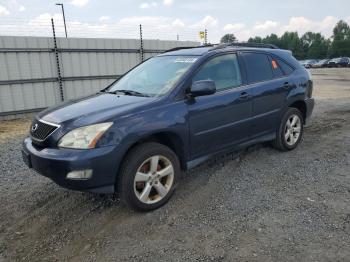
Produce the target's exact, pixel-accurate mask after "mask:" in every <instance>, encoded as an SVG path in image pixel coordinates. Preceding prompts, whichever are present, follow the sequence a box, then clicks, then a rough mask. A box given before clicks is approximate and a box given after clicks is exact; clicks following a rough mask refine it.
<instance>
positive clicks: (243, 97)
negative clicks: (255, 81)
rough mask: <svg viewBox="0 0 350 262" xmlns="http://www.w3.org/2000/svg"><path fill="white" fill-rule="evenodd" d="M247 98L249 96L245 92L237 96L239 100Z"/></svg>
mask: <svg viewBox="0 0 350 262" xmlns="http://www.w3.org/2000/svg"><path fill="white" fill-rule="evenodd" d="M248 97H249V94H248V93H247V92H242V93H241V95H240V96H239V98H240V99H247V98H248Z"/></svg>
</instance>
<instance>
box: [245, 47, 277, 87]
mask: <svg viewBox="0 0 350 262" xmlns="http://www.w3.org/2000/svg"><path fill="white" fill-rule="evenodd" d="M243 56H244V61H245V64H246V67H247V74H248V79H249V82H250V83H255V82H260V81H265V80H270V79H272V78H273V74H272V68H271V65H270V61H269V59H268V56H267V55H265V54H258V53H244V55H243Z"/></svg>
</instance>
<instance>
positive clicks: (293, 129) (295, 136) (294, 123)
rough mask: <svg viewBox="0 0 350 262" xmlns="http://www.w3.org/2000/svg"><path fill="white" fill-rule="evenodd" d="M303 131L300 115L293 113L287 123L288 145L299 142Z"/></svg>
mask: <svg viewBox="0 0 350 262" xmlns="http://www.w3.org/2000/svg"><path fill="white" fill-rule="evenodd" d="M300 132H301V119H300V117H299V116H298V115H295V114H293V115H291V116H290V117H289V118H288V120H287V123H286V126H285V130H284V139H285V142H286V143H287V145H289V146H293V145H294V144H295V143H297V142H298V140H299V137H300Z"/></svg>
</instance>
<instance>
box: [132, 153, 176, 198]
mask: <svg viewBox="0 0 350 262" xmlns="http://www.w3.org/2000/svg"><path fill="white" fill-rule="evenodd" d="M173 182H174V167H173V165H172V163H171V161H170V160H169V159H168V158H166V157H165V156H161V155H155V156H152V157H150V158H148V159H146V160H145V161H144V162H143V163H142V164H141V165H140V167H139V168H138V170H137V172H136V174H135V178H134V192H135V195H136V196H137V198H138V199H139V200H140V201H141V202H143V203H145V204H154V203H157V202H159V201H160V200H162V199H163V198H164V197H165V196H166V195H167V194H168V193H169V191H170V189H171V187H172V186H173Z"/></svg>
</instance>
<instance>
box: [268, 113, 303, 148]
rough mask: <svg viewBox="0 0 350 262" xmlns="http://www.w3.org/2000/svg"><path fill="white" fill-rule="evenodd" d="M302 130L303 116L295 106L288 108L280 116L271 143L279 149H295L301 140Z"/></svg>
mask: <svg viewBox="0 0 350 262" xmlns="http://www.w3.org/2000/svg"><path fill="white" fill-rule="evenodd" d="M303 132H304V118H303V116H302V114H301V112H300V111H299V110H298V109H296V108H288V110H287V111H286V112H285V114H284V115H283V117H282V120H281V123H280V126H279V128H278V130H277V132H276V138H275V140H274V141H273V142H272V145H273V146H274V147H275V148H276V149H278V150H281V151H290V150H293V149H295V148H296V147H297V146H298V144H299V143H300V141H301V140H302V137H303Z"/></svg>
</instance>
